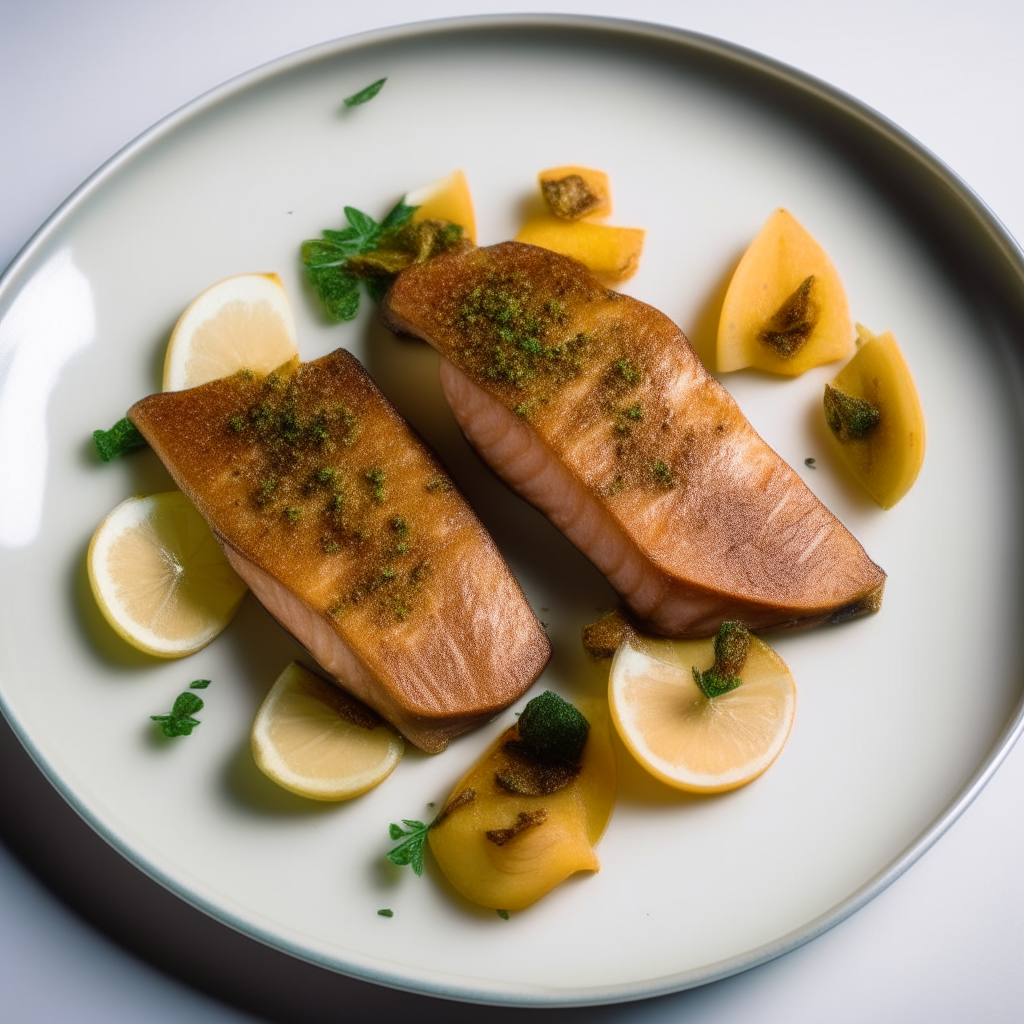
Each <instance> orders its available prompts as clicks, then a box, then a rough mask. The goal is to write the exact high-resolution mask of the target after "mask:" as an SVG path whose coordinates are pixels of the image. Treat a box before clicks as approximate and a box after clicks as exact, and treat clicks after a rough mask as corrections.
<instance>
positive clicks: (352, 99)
mask: <svg viewBox="0 0 1024 1024" xmlns="http://www.w3.org/2000/svg"><path fill="white" fill-rule="evenodd" d="M386 81H387V78H386V77H385V78H378V79H377V81H376V82H372V83H371V84H370V85H368V86H367V87H366V88H365V89H360V90H359V92H354V93H353V94H352V95H351V96H346V97H345V100H344V103H345V106H346V107H358V106H360V105H361V104H363V103H369V102H370V100H372V99H373V97H374V96H376V95H377V93H379V92H380V91H381V89H383V88H384V83H385V82H386Z"/></svg>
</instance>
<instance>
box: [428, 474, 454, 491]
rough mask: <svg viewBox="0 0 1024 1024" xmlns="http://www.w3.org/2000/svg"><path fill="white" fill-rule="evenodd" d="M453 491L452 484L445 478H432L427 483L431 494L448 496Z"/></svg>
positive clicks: (439, 476)
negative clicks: (438, 493)
mask: <svg viewBox="0 0 1024 1024" xmlns="http://www.w3.org/2000/svg"><path fill="white" fill-rule="evenodd" d="M451 489H452V485H451V482H450V481H448V480H446V479H445V478H444V477H443V476H441V475H438V476H432V477H431V478H430V479H429V480H428V481H427V490H428V491H430V493H431V494H435V493H437V492H440V493H441V494H447V493H448V492H449V491H450V490H451Z"/></svg>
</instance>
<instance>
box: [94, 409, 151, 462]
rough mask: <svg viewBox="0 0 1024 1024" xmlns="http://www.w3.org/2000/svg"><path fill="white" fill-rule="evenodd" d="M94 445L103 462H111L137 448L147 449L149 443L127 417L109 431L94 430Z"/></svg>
mask: <svg viewBox="0 0 1024 1024" xmlns="http://www.w3.org/2000/svg"><path fill="white" fill-rule="evenodd" d="M92 443H93V444H94V445H95V446H96V454H97V455H98V456H99V457H100V460H101V461H102V462H110V460H111V459H116V458H117V457H118V456H120V455H127V454H128V453H129V452H133V451H135V450H136V449H137V448H145V447H146V444H147V441H146V439H145V438H144V437H143V436H142V435H141V434H140V433H139V431H138V428H137V427H136V426H135V424H134V423H132V421H131V420H130V419H128V417H127V416H126V417H125V418H124V419H123V420H118V421H117V422H116V423H115V424H114V425H113V426H112V427H111V428H110V429H109V430H94V431H93V432H92Z"/></svg>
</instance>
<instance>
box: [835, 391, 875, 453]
mask: <svg viewBox="0 0 1024 1024" xmlns="http://www.w3.org/2000/svg"><path fill="white" fill-rule="evenodd" d="M824 404H825V421H826V422H827V423H828V429H829V430H831V431H832V433H833V434H835V436H836V438H837V439H838V440H840V441H860V440H862V439H863V438H865V437H867V436H868V434H870V433H871V431H872V430H874V429H875V427H877V426H878V421H879V420H880V419H881V418H882V414H881V411H880V410H879V409H878V407H877V406H875V405H872V404H871V403H870V402H865V401H864V399H863V398H855V397H854V396H853V395H848V394H847V393H846V392H845V391H840V390H839V389H838V388H834V387H832V385H831V384H826V385H825V401H824Z"/></svg>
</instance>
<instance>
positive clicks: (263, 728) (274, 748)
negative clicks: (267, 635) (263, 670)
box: [252, 661, 405, 800]
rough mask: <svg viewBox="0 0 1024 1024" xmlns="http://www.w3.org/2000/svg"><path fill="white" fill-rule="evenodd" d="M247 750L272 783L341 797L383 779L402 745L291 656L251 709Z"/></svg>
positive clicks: (326, 797) (319, 797) (351, 699)
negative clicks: (253, 717) (252, 716)
mask: <svg viewBox="0 0 1024 1024" xmlns="http://www.w3.org/2000/svg"><path fill="white" fill-rule="evenodd" d="M252 752H253V756H254V757H255V758H256V764H257V765H259V767H260V770H261V771H262V772H263V773H264V774H265V775H267V776H269V777H270V778H271V779H273V780H274V782H276V783H277V784H278V785H279V786H283V787H284V788H285V789H288V790H291V792H293V793H298V794H299V796H305V797H309V798H310V799H312V800H348V799H349V798H350V797H354V796H359V794H360V793H365V792H366V791H367V790H368V789H372V788H373V787H374V786H376V785H377V784H378V783H381V782H383V781H384V780H385V779H386V778H387V777H388V776H389V775H390V774H391V773H392V772H393V771H394V770H395V766H396V765H397V764H398V762H399V761H401V760H402V754H403V753H404V752H405V744H404V743H403V742H402V738H401V737H400V736H399V735H398V734H397V733H396V732H395V731H394V730H393V729H391V727H390V726H388V725H387V724H386V723H385V722H383V721H382V720H381V718H380V716H378V715H377V714H376V712H374V711H371V710H370V709H369V708H368V707H367V706H366V705H365V704H362V703H360V702H359V701H358V700H356V699H355V698H354V697H350V696H349V695H348V694H347V693H345V692H344V691H343V690H341V689H339V688H338V687H337V686H335V685H333V684H332V683H329V682H327V681H326V680H324V679H321V678H320V676H318V675H316V674H315V673H313V672H310V671H309V669H307V668H304V667H303V666H302V665H300V664H299V663H298V662H295V661H293V662H292V663H291V664H290V665H289V666H288V667H287V668H286V669H285V670H284V671H283V672H282V673H281V675H280V676H278V678H277V682H275V683H274V685H273V686H272V687H271V688H270V692H269V693H268V694H267V696H266V699H265V700H264V701H263V703H262V704H261V705H260V709H259V711H258V712H257V713H256V721H255V722H253V726H252Z"/></svg>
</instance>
